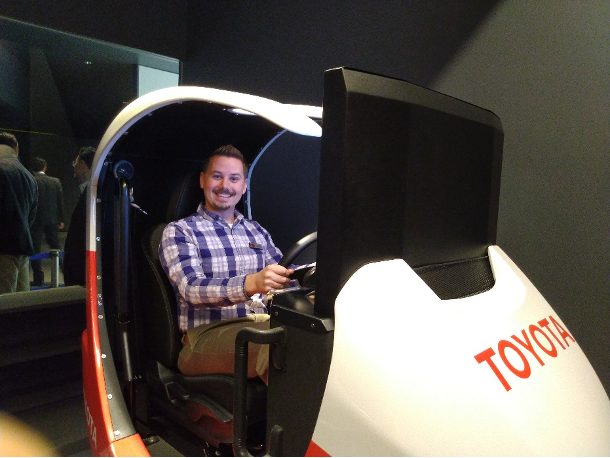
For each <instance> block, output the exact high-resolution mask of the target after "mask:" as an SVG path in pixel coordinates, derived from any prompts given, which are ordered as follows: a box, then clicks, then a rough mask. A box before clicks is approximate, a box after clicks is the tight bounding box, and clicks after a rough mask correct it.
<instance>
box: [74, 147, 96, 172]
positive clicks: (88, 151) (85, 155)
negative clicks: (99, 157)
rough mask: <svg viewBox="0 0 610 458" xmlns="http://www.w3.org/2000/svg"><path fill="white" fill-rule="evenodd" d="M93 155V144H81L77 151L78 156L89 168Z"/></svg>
mask: <svg viewBox="0 0 610 458" xmlns="http://www.w3.org/2000/svg"><path fill="white" fill-rule="evenodd" d="M94 157H95V148H94V147H93V146H83V147H82V148H81V149H80V150H79V151H78V158H79V159H80V160H81V161H83V162H84V163H85V164H87V167H89V168H91V166H92V165H93V158H94Z"/></svg>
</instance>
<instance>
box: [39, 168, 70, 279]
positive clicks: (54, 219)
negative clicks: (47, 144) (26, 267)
mask: <svg viewBox="0 0 610 458" xmlns="http://www.w3.org/2000/svg"><path fill="white" fill-rule="evenodd" d="M31 170H32V173H33V174H34V178H35V179H36V183H37V184H38V210H37V211H36V219H35V220H34V227H33V228H32V238H33V241H34V251H35V252H36V253H40V252H41V248H42V240H43V238H44V239H45V240H46V241H47V243H48V244H49V248H50V249H56V250H60V249H61V246H60V244H59V233H58V230H59V229H63V228H64V198H63V191H62V188H61V181H59V178H55V177H51V176H49V175H47V174H46V171H47V161H46V160H45V159H43V158H42V157H40V156H37V157H35V158H34V159H32V167H31ZM32 271H33V275H34V282H33V285H34V286H42V284H43V283H44V272H43V271H42V266H41V262H40V260H34V261H32Z"/></svg>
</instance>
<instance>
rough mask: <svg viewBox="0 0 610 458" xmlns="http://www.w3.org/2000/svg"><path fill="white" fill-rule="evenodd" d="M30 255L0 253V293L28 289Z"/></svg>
mask: <svg viewBox="0 0 610 458" xmlns="http://www.w3.org/2000/svg"><path fill="white" fill-rule="evenodd" d="M29 261H30V257H29V256H27V255H13V254H0V294H4V293H15V292H17V291H29V290H30V262H29Z"/></svg>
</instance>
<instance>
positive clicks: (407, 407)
mask: <svg viewBox="0 0 610 458" xmlns="http://www.w3.org/2000/svg"><path fill="white" fill-rule="evenodd" d="M489 255H490V260H491V264H492V268H493V271H494V275H495V277H496V284H495V286H494V287H493V288H492V289H491V290H490V291H487V292H485V293H482V294H479V295H477V296H474V297H470V298H464V299H458V300H448V301H441V300H440V299H439V298H438V297H437V296H436V295H435V294H434V293H433V292H432V291H431V290H430V289H429V288H428V286H427V285H426V284H425V283H424V282H423V281H422V280H421V279H420V278H419V277H418V276H417V275H416V274H415V273H414V272H413V271H412V270H411V269H410V268H409V266H408V265H407V264H406V263H405V262H404V261H402V260H393V261H384V262H377V263H373V264H369V265H367V266H364V267H362V268H361V269H360V270H359V271H357V272H356V273H355V274H354V275H353V276H352V278H350V279H349V281H348V282H347V283H346V285H345V287H344V288H343V289H342V291H341V292H340V294H339V296H338V297H337V300H336V309H335V312H336V319H335V340H334V349H333V359H332V364H331V369H330V374H329V379H328V384H327V389H326V393H325V397H324V400H323V403H322V408H321V412H320V415H319V418H318V423H317V425H316V430H315V433H314V437H313V441H314V442H315V443H316V444H318V445H319V446H320V447H321V448H322V449H324V450H325V451H326V452H328V453H330V454H331V455H337V456H355V455H360V456H367V455H368V456H391V455H396V456H406V455H415V456H423V455H436V456H458V455H462V456H463V455H470V456H474V455H486V456H491V455H495V456H498V455H504V456H524V455H527V456H541V455H542V456H585V455H595V456H608V455H610V401H609V400H608V397H607V395H606V393H605V391H604V389H603V387H602V385H601V383H600V381H599V379H598V378H597V376H596V374H595V372H594V371H593V368H592V367H591V365H590V363H589V362H588V360H587V358H586V357H585V355H584V354H583V352H582V350H581V349H580V347H579V346H578V344H577V343H576V342H574V341H572V340H571V337H568V336H567V335H565V334H564V336H563V337H562V336H561V335H560V331H559V330H558V329H557V328H556V327H555V326H554V325H553V324H552V320H551V318H550V317H553V319H555V320H556V321H557V323H558V325H559V326H560V329H562V328H563V329H565V330H567V328H566V327H565V325H564V324H563V323H562V322H561V320H560V319H559V317H558V316H557V314H556V313H555V312H554V311H553V309H552V308H551V307H550V306H549V304H548V303H547V302H546V300H545V299H544V298H543V297H542V296H541V295H540V294H539V293H538V291H537V290H536V289H535V288H534V286H533V285H532V284H531V283H530V282H529V280H528V279H527V278H526V277H525V275H524V274H523V273H522V272H521V271H520V270H519V269H518V268H517V266H516V265H515V264H514V263H513V262H512V261H511V260H510V259H509V258H508V256H506V254H505V253H504V252H503V251H502V250H501V249H500V248H498V247H490V249H489ZM363 285H368V286H367V287H366V288H364V287H363ZM373 291H374V294H373V293H372V292H373ZM575 306H577V304H575ZM545 319H546V320H547V321H548V328H545V327H544V326H543V325H542V324H540V323H538V322H539V321H542V320H545ZM531 325H533V326H534V327H530V326H531ZM536 328H537V329H540V330H541V331H543V332H544V334H545V335H547V336H548V339H549V340H548V341H547V340H545V338H544V336H543V334H542V333H541V332H540V331H538V330H537V329H536ZM549 330H550V331H549ZM523 332H525V335H524V334H523ZM532 332H533V334H534V335H535V337H536V339H537V340H538V341H540V343H541V344H542V345H543V346H544V347H545V348H546V349H547V352H548V353H550V354H551V355H549V354H548V353H547V352H545V351H544V350H543V349H542V348H541V347H540V346H538V344H536V343H535V341H534V340H533V338H532ZM551 332H553V333H554V334H555V336H556V338H555V337H554V336H553V335H551ZM566 332H568V333H569V330H567V331H566ZM513 335H514V336H516V337H517V338H519V339H520V340H521V341H522V342H523V343H524V344H525V345H526V346H530V348H531V351H530V350H528V349H526V348H525V347H524V346H523V345H522V344H520V343H519V342H518V341H517V340H515V339H514V338H513V337H512V336H513ZM502 341H506V342H508V344H507V343H505V342H503V343H501V342H502ZM551 342H552V344H551ZM568 344H569V345H568ZM500 346H502V347H503V349H502V350H501V349H500V348H499V347H500ZM562 346H563V347H564V348H561V347H562ZM513 347H514V348H517V349H518V350H519V351H520V352H521V354H522V355H523V358H525V359H526V361H524V360H522V357H521V356H519V353H518V352H517V351H515V350H514V349H513ZM553 347H554V348H555V350H556V354H555V352H554V351H553ZM489 348H491V349H492V351H493V352H494V353H495V354H494V355H493V356H492V357H491V361H492V362H493V363H494V364H495V365H496V367H497V368H498V370H499V372H500V374H501V376H502V377H504V379H505V382H506V385H507V386H508V387H509V388H510V389H508V391H507V386H505V385H504V384H503V383H502V381H501V380H500V377H499V376H497V375H496V374H495V373H494V371H493V370H492V368H491V366H490V365H489V364H488V362H486V361H485V360H482V362H481V363H479V362H477V360H476V359H475V356H476V355H479V354H481V353H482V352H484V351H485V350H487V349H489ZM532 351H533V352H532ZM502 352H503V353H504V356H505V359H506V361H507V363H506V364H505V362H504V361H503V360H502V358H501V357H500V356H499V355H500V353H502ZM534 353H535V354H536V355H537V357H536V356H535V355H534ZM553 354H555V356H552V355H553ZM538 359H539V360H540V361H541V362H542V364H541V362H540V361H539V360H538ZM507 364H509V365H512V366H513V368H514V371H515V372H516V373H520V374H521V377H520V376H518V375H515V373H513V372H512V371H511V370H509V368H508V366H507ZM526 366H529V374H527V369H526ZM525 375H527V377H526V376H525Z"/></svg>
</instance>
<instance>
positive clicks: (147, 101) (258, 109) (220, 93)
mask: <svg viewBox="0 0 610 458" xmlns="http://www.w3.org/2000/svg"><path fill="white" fill-rule="evenodd" d="M188 101H197V102H203V103H215V104H218V105H221V106H226V107H230V108H231V109H233V110H236V111H239V112H242V113H247V114H255V115H258V116H260V117H262V118H265V119H268V120H269V121H271V122H273V123H275V124H277V125H278V126H280V127H282V128H283V129H286V130H288V131H290V132H294V133H297V134H301V135H308V136H313V137H320V136H322V128H321V127H320V126H319V125H318V124H317V123H316V122H315V121H313V119H312V118H321V117H322V108H321V107H315V106H309V105H290V104H283V103H280V102H276V101H274V100H270V99H266V98H264V97H258V96H255V95H250V94H242V93H239V92H232V91H225V90H222V89H213V88H207V87H195V86H177V87H169V88H165V89H159V90H157V91H153V92H150V93H148V94H145V95H143V96H142V97H139V98H137V99H136V100H134V101H133V102H131V103H130V104H129V105H127V106H126V107H125V108H123V110H121V112H120V113H119V114H118V115H117V116H116V118H114V120H113V121H112V123H111V124H110V126H109V127H108V129H106V132H105V133H104V135H103V137H102V139H101V141H100V144H99V145H98V147H97V152H96V154H95V159H94V161H93V164H92V169H91V186H90V187H89V195H88V198H87V207H88V212H87V215H88V219H87V234H88V237H87V239H86V242H87V250H88V251H95V237H96V227H95V224H96V221H95V216H94V215H95V214H96V213H95V206H96V201H97V194H98V189H97V186H98V181H99V176H100V171H101V169H102V165H103V163H104V161H105V160H106V157H107V156H108V153H109V152H110V151H111V149H112V147H113V146H114V144H115V143H116V142H117V140H118V139H119V138H120V137H121V136H122V135H123V134H125V132H127V131H128V130H129V128H130V127H131V126H133V125H134V124H135V123H136V122H138V120H140V119H141V118H143V117H144V116H147V115H150V114H151V113H153V112H154V111H155V110H157V109H158V108H161V107H164V106H166V105H171V104H175V103H182V102H188Z"/></svg>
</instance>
